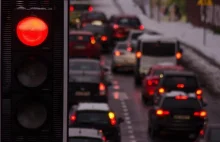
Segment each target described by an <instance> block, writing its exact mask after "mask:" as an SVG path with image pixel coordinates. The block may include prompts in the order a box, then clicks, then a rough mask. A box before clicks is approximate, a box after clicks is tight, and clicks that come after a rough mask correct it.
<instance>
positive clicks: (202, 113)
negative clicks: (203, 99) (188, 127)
mask: <svg viewBox="0 0 220 142" xmlns="http://www.w3.org/2000/svg"><path fill="white" fill-rule="evenodd" d="M194 116H196V117H202V118H204V117H206V116H207V112H206V111H200V112H199V111H198V112H194Z"/></svg>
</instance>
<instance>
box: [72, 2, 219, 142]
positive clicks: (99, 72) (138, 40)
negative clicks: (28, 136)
mask: <svg viewBox="0 0 220 142" xmlns="http://www.w3.org/2000/svg"><path fill="white" fill-rule="evenodd" d="M69 29H70V31H69V90H68V91H69V92H68V95H69V101H68V106H69V140H70V141H76V140H77V141H79V142H81V141H82V142H84V141H88V142H105V141H112V142H120V141H121V132H120V131H121V130H120V124H121V123H123V121H124V120H123V118H121V117H118V115H119V114H115V112H114V110H112V109H111V107H110V106H109V105H108V96H109V94H108V86H110V85H111V81H112V80H111V78H112V73H117V72H118V71H119V70H120V69H126V70H131V71H133V72H134V85H139V86H141V88H142V94H141V95H142V100H143V103H144V104H145V105H150V106H151V109H150V110H149V112H148V117H149V118H148V121H149V123H148V124H149V125H148V134H149V136H150V137H151V138H152V139H155V138H157V137H160V136H161V135H162V134H164V132H165V133H166V134H172V135H173V134H176V133H181V134H184V136H186V137H187V138H189V139H190V140H192V141H200V140H206V141H209V139H210V134H207V131H206V127H207V122H208V118H207V117H208V115H207V112H206V110H205V106H207V103H206V102H205V101H204V99H203V91H202V89H201V85H200V82H199V81H198V77H197V76H196V74H194V73H193V72H191V71H187V70H186V69H184V67H182V66H181V58H182V54H183V50H182V49H181V48H180V47H179V46H178V41H177V39H176V38H175V37H167V36H162V35H158V34H157V33H153V32H149V31H146V30H144V26H143V25H142V23H141V22H140V20H139V19H138V17H137V16H134V15H112V16H111V17H110V18H109V19H108V18H107V17H106V15H105V14H104V13H103V12H100V11H96V10H95V9H94V7H93V6H92V4H90V3H89V2H87V3H85V1H83V2H82V3H80V1H71V2H70V28H69ZM113 47H114V48H113ZM103 52H108V53H110V54H112V62H111V67H107V66H105V65H103V64H102V63H101V62H100V58H101V55H102V53H103ZM211 128H213V127H208V129H207V130H209V131H210V129H211ZM214 128H216V127H214ZM207 135H208V136H207ZM209 142H211V141H209Z"/></svg>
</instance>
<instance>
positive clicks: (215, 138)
mask: <svg viewBox="0 0 220 142" xmlns="http://www.w3.org/2000/svg"><path fill="white" fill-rule="evenodd" d="M219 134H220V129H219V128H213V129H211V131H210V134H209V138H208V140H209V142H220V135H219Z"/></svg>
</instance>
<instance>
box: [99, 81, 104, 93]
mask: <svg viewBox="0 0 220 142" xmlns="http://www.w3.org/2000/svg"><path fill="white" fill-rule="evenodd" d="M99 91H105V85H104V84H103V83H100V84H99Z"/></svg>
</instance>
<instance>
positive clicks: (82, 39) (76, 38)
mask: <svg viewBox="0 0 220 142" xmlns="http://www.w3.org/2000/svg"><path fill="white" fill-rule="evenodd" d="M90 38H91V36H90V35H78V34H77V35H70V36H69V41H70V42H90Z"/></svg>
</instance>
